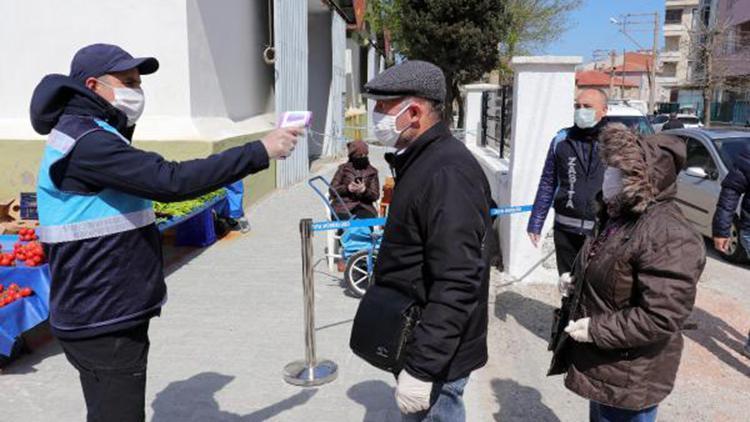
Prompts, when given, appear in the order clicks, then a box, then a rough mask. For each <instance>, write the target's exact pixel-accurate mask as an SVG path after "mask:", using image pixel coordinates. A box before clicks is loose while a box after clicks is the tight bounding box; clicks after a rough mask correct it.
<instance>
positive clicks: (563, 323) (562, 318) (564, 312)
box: [547, 254, 585, 375]
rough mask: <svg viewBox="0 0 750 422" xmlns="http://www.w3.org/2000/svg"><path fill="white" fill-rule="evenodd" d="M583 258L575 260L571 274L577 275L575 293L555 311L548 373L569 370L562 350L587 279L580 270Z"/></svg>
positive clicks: (551, 331) (559, 372) (560, 372)
mask: <svg viewBox="0 0 750 422" xmlns="http://www.w3.org/2000/svg"><path fill="white" fill-rule="evenodd" d="M581 259H583V257H582V256H581V255H580V254H579V256H578V257H577V258H576V260H575V261H574V262H573V268H572V271H571V274H573V276H574V277H575V278H574V280H575V282H574V283H575V288H574V289H573V293H572V294H571V295H569V296H567V297H563V298H562V303H561V304H560V307H559V308H556V309H555V310H554V311H553V312H554V316H553V320H552V327H551V330H550V337H549V344H548V345H547V350H551V351H553V356H552V364H551V365H550V369H549V372H547V375H558V374H562V373H564V372H565V371H567V368H565V366H566V365H564V363H563V362H560V352H561V351H562V348H563V346H564V345H565V342H566V341H567V339H568V338H569V335H568V333H566V332H565V327H567V326H568V322H569V321H570V318H571V316H572V314H573V312H575V311H576V309H578V302H579V300H580V299H581V292H583V285H584V283H585V280H584V277H583V274H581V273H580V271H579V269H580V268H581V262H580V260H581Z"/></svg>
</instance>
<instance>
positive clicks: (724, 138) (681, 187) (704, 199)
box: [668, 128, 750, 262]
mask: <svg viewBox="0 0 750 422" xmlns="http://www.w3.org/2000/svg"><path fill="white" fill-rule="evenodd" d="M668 133H669V134H670V135H676V136H679V137H680V138H682V139H683V140H684V141H685V142H686V144H687V145H686V146H687V164H686V166H685V169H684V170H683V171H682V172H680V175H679V176H678V179H677V203H678V204H679V206H680V208H681V209H682V212H683V213H684V214H685V217H686V218H687V219H688V220H689V221H690V222H691V223H692V224H693V225H694V226H695V228H696V230H698V231H699V232H700V233H701V234H702V235H703V236H706V237H709V238H710V237H711V236H712V232H711V224H712V222H713V218H714V211H715V210H716V203H717V201H718V199H719V193H720V192H721V181H722V180H724V178H725V177H726V176H727V174H728V173H729V171H730V170H731V169H732V168H734V162H733V160H734V158H735V157H737V156H738V155H739V153H740V151H742V150H743V148H745V147H746V146H747V145H748V144H750V132H748V131H742V130H736V129H704V128H698V129H674V130H670V131H668ZM739 211H740V210H739V207H738V209H737V213H736V216H735V221H734V224H733V225H732V231H731V239H730V246H729V252H728V253H727V254H726V255H724V256H725V257H726V258H727V260H729V261H731V262H745V261H746V260H747V254H746V253H745V250H744V249H743V248H742V245H741V244H740V242H739V236H738V231H737V224H738V222H739V218H740V212H739Z"/></svg>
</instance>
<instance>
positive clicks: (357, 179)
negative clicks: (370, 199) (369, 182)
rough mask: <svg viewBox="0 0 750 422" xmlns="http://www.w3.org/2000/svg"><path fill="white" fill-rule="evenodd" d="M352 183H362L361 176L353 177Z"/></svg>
mask: <svg viewBox="0 0 750 422" xmlns="http://www.w3.org/2000/svg"><path fill="white" fill-rule="evenodd" d="M354 183H362V177H355V178H354Z"/></svg>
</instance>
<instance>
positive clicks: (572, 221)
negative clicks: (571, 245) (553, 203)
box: [555, 214, 596, 230]
mask: <svg viewBox="0 0 750 422" xmlns="http://www.w3.org/2000/svg"><path fill="white" fill-rule="evenodd" d="M555 221H556V222H558V223H560V224H563V225H566V226H569V227H575V228H582V229H584V230H594V225H596V222H595V221H591V220H581V219H580V218H572V217H566V216H564V215H560V214H555Z"/></svg>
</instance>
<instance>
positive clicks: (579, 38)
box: [543, 0, 664, 61]
mask: <svg viewBox="0 0 750 422" xmlns="http://www.w3.org/2000/svg"><path fill="white" fill-rule="evenodd" d="M656 11H658V12H659V20H660V21H662V22H663V20H664V0H584V4H583V6H581V8H579V9H578V10H576V11H574V12H573V13H572V14H571V16H570V22H571V28H570V29H569V30H568V31H567V32H565V33H564V34H563V35H562V36H561V37H560V39H559V40H558V41H555V42H553V43H552V44H550V45H549V46H547V47H546V48H544V51H543V52H544V54H550V55H555V56H583V59H584V61H588V60H591V55H592V52H593V51H594V50H597V49H602V50H611V49H616V50H617V51H618V52H622V49H623V48H626V49H628V51H632V50H636V49H638V47H637V46H636V45H635V44H634V43H633V42H632V41H630V40H629V39H628V38H627V37H625V35H623V34H622V33H620V32H619V31H618V26H616V25H613V24H612V23H611V22H610V20H609V18H610V17H615V18H616V17H618V16H619V15H624V14H627V13H651V12H656ZM632 35H633V37H634V38H635V39H636V40H637V41H638V42H639V43H640V44H641V45H642V46H644V47H647V48H650V47H651V39H652V38H653V36H652V34H651V33H646V32H639V33H633V34H632ZM660 38H661V35H660ZM663 43H664V40H663V39H659V44H658V45H659V48H661V47H662V45H663Z"/></svg>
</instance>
